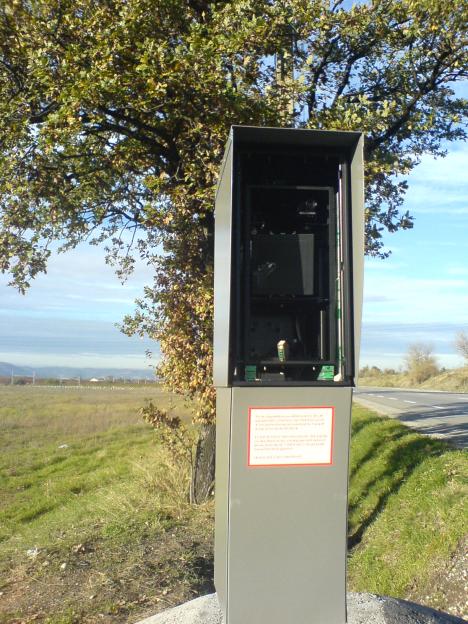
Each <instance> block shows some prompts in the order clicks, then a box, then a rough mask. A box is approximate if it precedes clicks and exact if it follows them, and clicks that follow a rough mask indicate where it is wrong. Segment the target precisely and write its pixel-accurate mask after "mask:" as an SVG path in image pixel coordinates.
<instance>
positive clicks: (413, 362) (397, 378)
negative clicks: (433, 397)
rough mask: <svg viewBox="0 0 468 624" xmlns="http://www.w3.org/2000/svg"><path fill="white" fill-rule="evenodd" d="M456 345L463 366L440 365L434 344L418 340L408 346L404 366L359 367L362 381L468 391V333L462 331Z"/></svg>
mask: <svg viewBox="0 0 468 624" xmlns="http://www.w3.org/2000/svg"><path fill="white" fill-rule="evenodd" d="M453 346H454V350H455V351H456V352H457V353H458V355H461V356H462V357H463V359H464V360H465V362H464V364H465V365H464V366H462V367H460V368H454V369H446V368H440V367H439V364H438V362H437V358H436V357H435V355H434V353H433V347H432V345H431V344H430V343H425V342H415V343H413V344H410V345H409V347H408V351H407V353H406V356H405V366H404V369H401V370H398V371H397V370H395V369H393V368H384V369H381V368H379V367H378V366H365V367H364V368H362V369H361V370H360V371H359V385H361V386H377V387H391V388H416V389H418V388H419V389H421V390H445V391H447V392H468V334H467V333H466V332H464V331H459V332H458V333H457V335H456V337H455V340H454V343H453Z"/></svg>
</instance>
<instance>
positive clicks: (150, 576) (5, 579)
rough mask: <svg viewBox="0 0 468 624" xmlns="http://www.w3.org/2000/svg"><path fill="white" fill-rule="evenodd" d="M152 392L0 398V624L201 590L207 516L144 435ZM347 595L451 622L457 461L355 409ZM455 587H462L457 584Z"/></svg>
mask: <svg viewBox="0 0 468 624" xmlns="http://www.w3.org/2000/svg"><path fill="white" fill-rule="evenodd" d="M150 398H151V400H152V401H153V402H154V403H155V404H157V405H159V406H160V407H161V408H164V409H169V410H172V413H174V414H175V415H177V416H178V417H180V418H181V419H182V421H183V422H186V423H188V422H189V420H190V416H189V413H188V411H186V410H185V408H184V407H183V405H182V403H181V402H180V401H177V402H174V400H173V399H172V398H171V397H170V396H169V395H167V394H165V393H163V392H162V391H161V390H160V389H158V388H157V387H148V386H143V387H142V386H140V387H133V389H132V390H129V389H127V390H123V389H121V390H111V389H110V388H109V389H104V388H103V389H100V390H93V391H91V390H90V389H87V390H86V389H81V390H75V389H65V388H64V389H60V388H59V389H57V388H55V389H54V388H38V387H31V386H28V387H24V386H23V387H15V386H13V387H11V388H4V389H2V392H1V395H0V431H1V448H0V469H1V474H0V496H1V500H2V505H1V510H0V579H1V581H0V622H2V623H4V624H6V623H8V624H20V623H24V624H27V623H29V622H44V624H72V623H78V622H80V623H81V622H83V623H94V622H104V623H110V622H112V623H119V622H135V621H137V620H138V619H140V618H142V617H145V616H148V615H150V614H153V613H156V612H158V611H161V610H163V609H166V608H168V607H170V606H172V605H175V604H178V603H180V602H183V601H185V600H188V599H190V598H192V597H194V596H197V595H200V594H203V593H208V592H209V591H212V590H213V585H212V577H213V561H212V541H213V501H209V502H208V503H205V504H204V505H200V506H197V507H194V506H190V505H189V504H188V502H187V490H188V486H189V482H190V469H189V465H188V462H187V464H186V465H185V464H184V463H183V462H182V461H181V460H180V457H179V458H177V459H175V458H174V457H173V456H171V455H170V454H169V453H168V450H167V448H165V447H164V446H163V445H161V444H160V443H159V442H158V439H157V433H156V432H155V431H154V429H152V428H151V427H150V425H148V424H146V423H144V422H143V421H142V419H141V416H139V414H138V408H139V407H140V406H141V405H142V404H144V401H145V399H150ZM350 470H351V483H350V513H349V544H350V557H349V583H350V589H352V590H358V591H373V592H375V593H380V594H389V595H393V596H400V597H405V598H410V599H413V600H416V601H418V602H421V603H423V604H428V605H431V606H435V607H438V608H441V609H443V610H446V611H449V612H452V613H456V614H458V615H463V603H464V600H465V597H464V595H463V584H462V583H461V582H458V580H457V579H458V577H457V571H456V569H455V572H454V571H453V566H454V565H455V566H456V562H457V561H459V557H460V553H461V552H462V551H463V544H464V543H463V540H464V530H465V527H464V518H466V515H467V511H468V510H467V509H466V500H467V497H466V489H465V491H464V489H463V488H464V487H466V486H464V482H463V479H466V476H467V458H466V453H464V452H462V451H458V450H454V449H451V448H450V447H449V446H447V445H446V444H445V443H443V442H439V441H436V440H432V439H428V438H426V437H423V436H421V435H419V434H417V433H415V432H414V431H411V430H408V429H406V428H405V427H404V426H403V425H401V424H400V423H398V422H397V421H394V420H387V419H383V418H380V417H378V416H377V415H375V414H373V413H372V412H369V411H368V410H365V409H363V408H361V407H356V408H355V409H354V412H353V438H352V456H351V465H350ZM460 579H461V576H460Z"/></svg>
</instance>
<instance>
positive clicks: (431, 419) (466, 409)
mask: <svg viewBox="0 0 468 624" xmlns="http://www.w3.org/2000/svg"><path fill="white" fill-rule="evenodd" d="M354 400H355V401H356V402H357V403H361V404H362V405H365V406H366V407H369V408H370V409H373V410H375V411H377V412H380V413H382V414H386V415H387V416H391V417H393V418H398V420H400V421H401V422H403V423H404V424H405V425H408V426H409V427H413V428H414V429H417V430H418V431H420V432H421V433H425V434H427V435H431V436H434V437H437V438H445V439H447V440H449V441H450V442H451V443H452V444H455V445H456V446H459V447H462V448H467V447H468V394H462V393H453V392H421V391H419V390H404V389H400V388H367V387H362V386H360V387H359V388H356V390H355V391H354Z"/></svg>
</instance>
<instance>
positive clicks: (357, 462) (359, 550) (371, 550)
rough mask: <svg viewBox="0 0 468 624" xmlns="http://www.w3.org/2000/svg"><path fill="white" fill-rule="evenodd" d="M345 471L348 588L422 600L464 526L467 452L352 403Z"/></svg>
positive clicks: (467, 505)
mask: <svg viewBox="0 0 468 624" xmlns="http://www.w3.org/2000/svg"><path fill="white" fill-rule="evenodd" d="M350 477H351V478H350V493H349V534H350V545H351V546H354V548H353V550H352V552H351V556H350V559H349V583H350V586H351V587H352V588H353V589H354V590H356V591H370V592H374V593H378V594H386V595H390V596H397V597H406V596H408V594H410V593H411V595H412V596H419V597H420V598H421V599H423V598H424V596H425V595H426V594H427V592H428V591H430V587H431V583H432V581H433V579H434V578H436V577H437V575H438V573H439V572H440V571H441V570H443V568H444V566H446V564H447V563H448V562H449V561H450V557H451V555H452V553H454V552H455V551H456V549H457V546H458V545H459V544H460V543H461V541H462V539H463V538H464V536H465V535H466V532H467V528H466V518H467V517H468V497H467V494H468V488H467V477H468V459H467V454H466V452H465V451H461V450H455V449H453V448H450V447H449V446H448V445H447V444H445V443H444V442H442V441H438V440H435V439H431V438H427V437H425V436H422V435H420V434H418V433H416V432H414V431H413V430H411V429H408V428H407V427H405V426H403V425H402V424H400V423H399V422H398V421H396V420H391V419H383V418H380V417H378V416H377V415H375V414H373V413H372V412H370V411H368V410H365V409H363V408H360V407H355V408H354V412H353V436H352V453H351V465H350ZM461 591H463V588H461ZM435 606H438V607H441V608H444V607H445V608H448V607H449V606H450V605H448V604H440V603H439V604H437V605H435Z"/></svg>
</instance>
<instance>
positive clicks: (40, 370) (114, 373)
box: [0, 362, 154, 379]
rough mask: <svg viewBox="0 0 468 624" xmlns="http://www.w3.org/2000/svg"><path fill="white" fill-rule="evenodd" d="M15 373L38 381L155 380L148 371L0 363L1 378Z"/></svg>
mask: <svg viewBox="0 0 468 624" xmlns="http://www.w3.org/2000/svg"><path fill="white" fill-rule="evenodd" d="M12 372H13V375H15V376H25V377H26V376H27V377H31V376H32V375H33V373H35V375H36V377H37V378H38V379H44V378H47V377H54V378H56V377H62V378H70V377H81V379H91V378H92V377H97V378H101V377H117V378H120V379H154V373H153V372H152V370H151V369H150V368H149V367H148V368H147V369H144V368H142V369H138V368H78V367H72V366H38V367H34V368H33V367H32V366H16V364H10V363H9V362H0V377H10V376H11V374H12Z"/></svg>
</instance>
